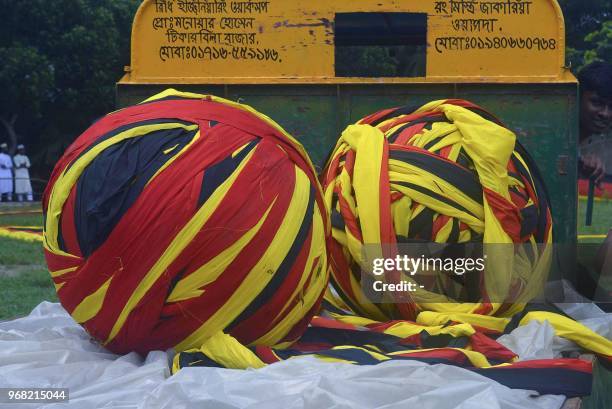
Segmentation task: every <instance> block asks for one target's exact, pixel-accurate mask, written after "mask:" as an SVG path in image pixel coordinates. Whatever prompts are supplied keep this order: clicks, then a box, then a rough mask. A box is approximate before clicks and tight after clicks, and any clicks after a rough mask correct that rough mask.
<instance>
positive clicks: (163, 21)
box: [120, 0, 576, 84]
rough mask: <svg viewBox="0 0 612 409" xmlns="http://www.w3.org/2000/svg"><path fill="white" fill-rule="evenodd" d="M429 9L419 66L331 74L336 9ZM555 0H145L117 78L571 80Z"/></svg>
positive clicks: (170, 81) (286, 81)
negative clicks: (406, 70)
mask: <svg viewBox="0 0 612 409" xmlns="http://www.w3.org/2000/svg"><path fill="white" fill-rule="evenodd" d="M353 12H379V13H380V12H389V13H392V12H406V13H426V14H427V51H426V75H425V77H419V78H338V77H335V72H334V58H335V57H334V56H335V52H334V51H335V50H334V18H335V14H336V13H353ZM564 60H565V25H564V20H563V14H562V12H561V9H560V7H559V5H558V3H557V0H482V1H481V0H443V1H435V0H359V1H355V0H308V1H306V0H268V1H258V0H238V1H233V0H145V1H144V2H143V3H142V5H141V6H140V8H139V10H138V12H137V14H136V17H135V20H134V26H133V31H132V62H131V67H126V71H127V73H126V75H125V76H124V78H123V79H122V80H121V82H120V83H122V84H276V83H278V84H296V83H298V84H299V83H304V84H333V83H339V84H340V83H342V84H347V83H358V84H368V83H372V84H373V83H423V82H426V83H429V82H439V83H444V82H503V83H530V82H575V81H576V80H575V78H574V77H573V76H572V74H571V73H570V72H569V70H568V69H567V68H565V67H564Z"/></svg>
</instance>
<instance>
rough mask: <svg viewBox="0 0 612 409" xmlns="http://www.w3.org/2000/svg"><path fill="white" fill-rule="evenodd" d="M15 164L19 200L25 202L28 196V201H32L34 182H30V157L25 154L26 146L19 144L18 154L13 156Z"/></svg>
mask: <svg viewBox="0 0 612 409" xmlns="http://www.w3.org/2000/svg"><path fill="white" fill-rule="evenodd" d="M13 163H14V164H15V194H16V195H17V200H18V201H20V202H23V197H24V196H27V200H28V202H31V201H32V183H31V182H30V171H29V170H28V169H30V166H31V164H30V158H28V157H27V156H26V154H25V146H23V145H17V155H15V156H14V157H13Z"/></svg>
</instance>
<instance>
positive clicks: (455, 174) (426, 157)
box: [389, 149, 483, 204]
mask: <svg viewBox="0 0 612 409" xmlns="http://www.w3.org/2000/svg"><path fill="white" fill-rule="evenodd" d="M389 157H390V158H391V159H395V160H399V161H402V162H405V163H408V164H410V165H413V166H415V167H418V168H420V169H423V170H425V171H427V172H429V173H432V174H434V175H435V176H437V177H439V178H440V179H442V180H444V181H446V182H448V183H450V184H451V185H453V186H456V187H457V188H459V189H460V190H461V191H462V192H463V193H465V194H466V195H467V196H468V197H469V198H470V199H472V200H473V201H475V202H477V203H479V204H482V203H483V202H482V185H481V184H480V181H479V180H478V176H477V175H476V174H475V173H474V172H472V171H469V170H467V169H465V168H463V167H462V166H459V165H457V164H455V163H453V162H448V161H447V160H445V159H442V158H440V159H437V158H435V157H432V156H431V155H430V154H427V153H420V152H413V151H410V152H407V151H402V150H396V149H392V150H391V151H390V152H389Z"/></svg>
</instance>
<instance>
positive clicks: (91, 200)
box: [74, 128, 197, 257]
mask: <svg viewBox="0 0 612 409" xmlns="http://www.w3.org/2000/svg"><path fill="white" fill-rule="evenodd" d="M196 132H197V131H186V130H184V129H182V128H176V129H168V130H166V129H164V130H159V131H154V132H151V133H149V134H147V135H146V136H144V137H139V138H130V139H126V140H124V141H121V142H119V143H117V144H115V145H113V146H111V147H109V148H107V149H105V150H104V151H103V152H102V153H100V155H98V156H97V157H96V158H95V159H94V160H93V161H92V162H91V163H90V164H89V166H87V168H86V169H85V170H84V171H83V174H82V175H81V177H80V178H79V181H78V182H77V193H76V200H75V209H74V220H75V228H76V232H77V239H78V242H79V247H80V249H81V252H82V253H83V256H85V257H87V256H89V255H90V254H91V253H93V252H94V251H95V250H96V249H97V248H98V247H99V246H100V245H101V244H102V243H104V242H105V241H106V239H107V237H108V236H109V234H110V233H111V231H112V230H113V229H114V227H115V226H116V225H117V224H118V223H119V221H120V220H121V218H122V217H123V215H124V214H125V212H126V211H127V210H128V209H129V208H130V207H131V206H132V205H133V204H134V202H136V200H137V199H138V197H139V196H140V194H141V192H142V190H143V189H144V187H145V185H146V184H147V183H148V182H149V180H150V179H151V177H152V176H153V175H154V174H155V173H156V172H157V171H158V170H159V169H160V168H161V167H162V166H163V165H164V164H165V163H166V162H168V160H170V159H171V158H173V157H174V156H175V155H176V154H177V153H178V152H180V151H181V149H182V148H183V147H185V145H187V144H188V143H189V142H190V141H191V140H192V139H193V137H194V136H195V134H196ZM175 146H176V147H175ZM173 147H175V148H174V149H173V150H172V151H171V152H169V153H168V154H166V153H164V151H165V150H167V149H170V148H173Z"/></svg>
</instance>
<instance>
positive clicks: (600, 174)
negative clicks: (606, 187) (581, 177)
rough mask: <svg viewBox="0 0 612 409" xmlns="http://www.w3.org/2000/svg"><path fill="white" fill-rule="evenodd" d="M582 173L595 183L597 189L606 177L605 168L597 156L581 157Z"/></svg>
mask: <svg viewBox="0 0 612 409" xmlns="http://www.w3.org/2000/svg"><path fill="white" fill-rule="evenodd" d="M582 164H583V167H584V173H585V174H586V175H587V176H589V177H590V178H592V179H593V180H594V181H595V185H596V186H597V187H601V185H602V182H603V180H604V177H605V176H606V166H605V164H604V162H603V160H602V159H601V158H600V157H599V156H597V155H593V154H590V155H585V156H583V157H582Z"/></svg>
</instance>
